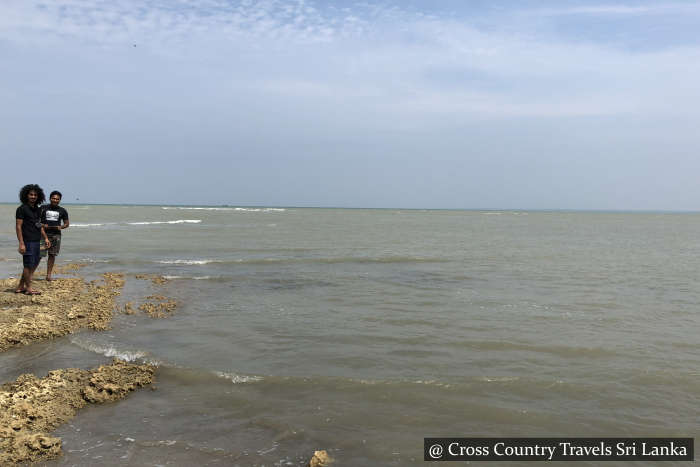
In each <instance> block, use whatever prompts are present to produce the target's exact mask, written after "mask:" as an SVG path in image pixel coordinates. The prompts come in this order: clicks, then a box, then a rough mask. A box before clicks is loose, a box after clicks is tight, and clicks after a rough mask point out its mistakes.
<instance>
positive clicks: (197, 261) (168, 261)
mask: <svg viewBox="0 0 700 467" xmlns="http://www.w3.org/2000/svg"><path fill="white" fill-rule="evenodd" d="M158 262H159V263H161V264H192V265H193V264H209V263H220V262H221V260H218V259H164V260H161V261H158Z"/></svg>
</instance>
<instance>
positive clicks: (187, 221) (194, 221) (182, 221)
mask: <svg viewBox="0 0 700 467" xmlns="http://www.w3.org/2000/svg"><path fill="white" fill-rule="evenodd" d="M200 222H202V220H201V219H178V220H176V221H151V222H127V224H129V225H151V224H199V223H200Z"/></svg>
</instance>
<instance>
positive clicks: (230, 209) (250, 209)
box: [161, 206, 286, 212]
mask: <svg viewBox="0 0 700 467" xmlns="http://www.w3.org/2000/svg"><path fill="white" fill-rule="evenodd" d="M161 209H181V210H192V211H247V212H281V211H286V209H284V208H199V207H174V206H162V207H161Z"/></svg>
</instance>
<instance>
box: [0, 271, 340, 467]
mask: <svg viewBox="0 0 700 467" xmlns="http://www.w3.org/2000/svg"><path fill="white" fill-rule="evenodd" d="M79 268H80V265H75V264H73V265H69V267H68V268H67V269H64V270H59V272H63V273H72V272H74V271H76V270H78V269H79ZM135 278H136V279H140V280H150V281H151V282H152V283H153V284H154V285H156V286H158V285H163V284H164V283H166V282H167V279H164V278H162V277H160V276H153V275H137V276H135ZM124 283H125V276H124V274H121V273H105V274H103V275H102V279H101V280H96V281H91V282H86V281H85V280H84V279H83V278H81V277H70V278H60V279H56V280H54V281H51V282H45V281H38V282H36V283H35V285H36V286H37V287H36V288H37V290H39V291H41V295H33V296H27V295H23V294H16V293H14V290H15V286H16V284H17V279H2V280H0V352H4V351H7V350H8V349H11V348H15V347H20V346H24V345H28V344H31V343H33V342H37V341H42V340H46V339H53V338H56V337H61V336H65V335H67V334H70V333H72V332H75V331H78V330H80V329H94V330H99V331H101V330H106V329H108V328H109V325H110V322H111V320H112V317H113V314H114V312H115V311H117V304H116V297H117V296H118V295H119V294H120V293H121V291H122V288H123V287H124ZM176 306H177V302H176V301H175V300H172V299H170V298H169V297H166V296H163V295H160V294H152V295H149V296H147V297H144V299H143V303H142V304H140V305H136V304H134V303H133V302H128V303H127V304H126V305H124V307H123V310H122V312H123V313H125V314H128V315H130V314H134V313H136V309H137V310H139V311H141V312H143V313H144V314H145V315H147V316H149V317H151V318H164V317H167V316H170V315H171V314H172V313H173V311H174V310H175V308H176ZM134 307H136V309H134ZM155 373H156V367H155V366H154V365H150V364H136V363H129V362H125V361H122V360H119V359H114V360H113V361H112V363H110V364H107V365H101V366H99V367H98V368H94V369H91V370H83V369H78V368H64V369H56V370H52V371H49V373H48V374H47V375H46V376H45V377H43V378H38V377H37V376H35V375H33V374H23V375H20V376H19V377H18V378H17V379H16V380H15V381H12V382H8V383H5V384H2V385H0V465H12V464H21V463H27V462H31V463H33V462H41V461H47V460H50V459H54V458H56V457H59V456H60V455H61V453H62V442H61V439H60V438H57V437H54V436H51V435H50V432H51V431H53V430H55V429H56V428H57V427H58V426H60V425H62V424H63V423H65V422H67V421H68V420H70V419H71V418H73V417H74V416H75V415H76V412H77V411H78V410H79V409H81V408H83V407H85V406H87V405H88V404H102V403H108V402H113V401H117V400H119V399H123V398H124V397H126V396H127V395H128V394H129V393H130V392H132V391H135V390H137V389H139V388H142V387H144V386H148V385H150V384H152V383H153V382H154V376H155ZM152 388H153V387H152ZM331 462H332V459H331V458H330V457H329V456H328V453H327V452H326V451H316V452H315V453H314V455H313V457H312V458H311V460H310V461H309V463H308V465H309V466H312V467H323V466H327V465H330V464H331Z"/></svg>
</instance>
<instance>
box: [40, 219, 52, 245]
mask: <svg viewBox="0 0 700 467" xmlns="http://www.w3.org/2000/svg"><path fill="white" fill-rule="evenodd" d="M41 236H42V237H44V241H45V242H46V248H51V241H50V240H49V237H48V235H46V230H44V225H43V224H42V225H41Z"/></svg>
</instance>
